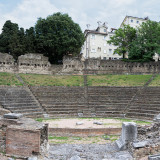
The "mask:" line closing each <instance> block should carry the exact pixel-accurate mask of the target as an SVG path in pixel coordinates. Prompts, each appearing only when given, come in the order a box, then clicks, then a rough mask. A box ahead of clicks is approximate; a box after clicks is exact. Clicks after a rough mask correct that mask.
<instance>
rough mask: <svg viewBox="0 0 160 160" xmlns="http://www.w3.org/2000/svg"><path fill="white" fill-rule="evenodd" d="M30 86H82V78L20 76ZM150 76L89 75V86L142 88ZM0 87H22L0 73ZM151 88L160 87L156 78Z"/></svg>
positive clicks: (159, 79)
mask: <svg viewBox="0 0 160 160" xmlns="http://www.w3.org/2000/svg"><path fill="white" fill-rule="evenodd" d="M20 76H21V77H22V79H23V80H24V81H25V83H26V84H28V85H31V86H83V76H72V75H66V76H59V75H56V76H55V75H37V74H20ZM151 76H152V75H89V76H88V85H89V86H143V85H144V84H145V83H146V82H147V81H148V80H149V79H150V78H151ZM0 85H16V86H17V85H22V84H21V83H20V82H19V81H18V79H17V78H16V76H15V75H14V74H11V73H0ZM151 86H160V76H157V77H156V78H155V80H154V81H153V82H152V83H151Z"/></svg>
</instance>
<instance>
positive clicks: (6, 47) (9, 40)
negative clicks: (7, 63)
mask: <svg viewBox="0 0 160 160" xmlns="http://www.w3.org/2000/svg"><path fill="white" fill-rule="evenodd" d="M0 52H5V53H9V54H11V55H13V57H14V58H15V59H17V57H18V56H19V55H21V54H24V52H25V46H24V29H23V28H20V29H19V27H18V24H16V23H12V22H11V21H10V20H8V21H6V22H5V24H4V26H3V28H2V33H1V35H0Z"/></svg>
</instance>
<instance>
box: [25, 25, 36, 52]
mask: <svg viewBox="0 0 160 160" xmlns="http://www.w3.org/2000/svg"><path fill="white" fill-rule="evenodd" d="M25 47H26V51H27V52H30V53H35V52H36V36H35V29H34V27H31V28H29V29H26V31H25Z"/></svg>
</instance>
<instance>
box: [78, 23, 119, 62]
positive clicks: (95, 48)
mask: <svg viewBox="0 0 160 160" xmlns="http://www.w3.org/2000/svg"><path fill="white" fill-rule="evenodd" d="M84 35H85V42H84V45H83V47H82V51H81V52H82V54H83V58H84V59H89V58H100V59H103V60H108V59H113V60H114V59H119V58H121V56H119V55H118V54H113V53H114V50H115V49H116V48H117V47H116V46H114V45H110V44H108V43H107V41H108V40H110V37H111V36H113V35H114V30H112V31H111V32H108V27H107V26H106V23H104V24H103V25H100V24H99V26H98V28H97V29H96V30H89V29H87V30H85V32H84Z"/></svg>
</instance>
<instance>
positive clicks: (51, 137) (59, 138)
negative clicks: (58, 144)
mask: <svg viewBox="0 0 160 160" xmlns="http://www.w3.org/2000/svg"><path fill="white" fill-rule="evenodd" d="M48 139H50V140H51V139H55V140H68V137H57V136H49V137H48Z"/></svg>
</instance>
